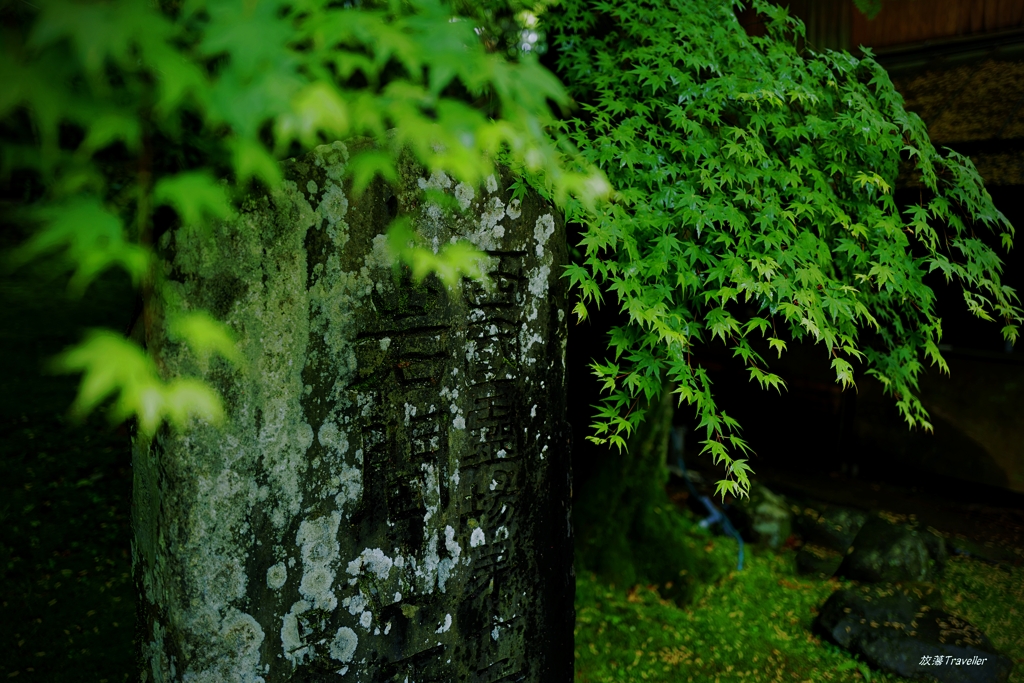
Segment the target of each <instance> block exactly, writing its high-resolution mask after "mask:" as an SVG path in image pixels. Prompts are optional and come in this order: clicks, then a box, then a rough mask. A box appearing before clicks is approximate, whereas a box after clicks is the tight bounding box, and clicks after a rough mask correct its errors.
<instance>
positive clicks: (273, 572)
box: [267, 562, 288, 590]
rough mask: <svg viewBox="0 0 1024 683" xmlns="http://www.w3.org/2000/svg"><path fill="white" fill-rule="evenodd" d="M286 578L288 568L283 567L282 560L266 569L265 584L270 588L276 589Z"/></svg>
mask: <svg viewBox="0 0 1024 683" xmlns="http://www.w3.org/2000/svg"><path fill="white" fill-rule="evenodd" d="M287 580H288V570H287V569H285V566H284V562H278V563H277V564H275V565H274V566H272V567H271V568H270V569H268V570H267V586H269V587H270V588H272V589H274V590H278V589H279V588H281V586H283V585H284V584H285V581H287Z"/></svg>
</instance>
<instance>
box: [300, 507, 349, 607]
mask: <svg viewBox="0 0 1024 683" xmlns="http://www.w3.org/2000/svg"><path fill="white" fill-rule="evenodd" d="M340 524H341V514H340V513H339V512H332V513H331V514H330V515H329V516H324V517H319V518H316V519H306V520H303V521H302V523H301V524H300V525H299V531H298V533H297V534H296V536H295V543H296V545H298V546H299V547H300V548H301V551H300V555H301V557H302V578H301V579H300V581H299V593H300V594H301V595H302V597H303V598H304V599H305V601H307V602H308V603H310V604H311V605H312V606H313V607H314V608H315V609H325V610H328V611H330V610H333V609H334V608H335V607H336V606H337V604H338V599H337V598H336V597H335V595H334V592H333V591H332V590H331V585H332V584H333V582H334V568H335V566H336V564H337V561H338V553H339V552H340V545H339V543H338V527H339V526H340Z"/></svg>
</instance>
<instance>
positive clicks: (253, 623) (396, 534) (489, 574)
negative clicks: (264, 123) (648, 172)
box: [133, 143, 575, 683]
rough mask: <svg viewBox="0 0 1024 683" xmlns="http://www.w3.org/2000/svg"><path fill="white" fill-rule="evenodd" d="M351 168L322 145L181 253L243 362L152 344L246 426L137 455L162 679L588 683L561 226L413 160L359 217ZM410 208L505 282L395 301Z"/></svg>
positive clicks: (505, 182) (175, 251)
mask: <svg viewBox="0 0 1024 683" xmlns="http://www.w3.org/2000/svg"><path fill="white" fill-rule="evenodd" d="M353 144H358V143H353ZM348 155H349V149H348V148H347V147H346V146H345V145H344V144H342V143H334V144H333V145H330V146H322V147H319V148H317V149H316V150H315V151H314V152H313V153H311V154H310V155H309V156H308V157H306V158H304V159H302V160H299V161H294V160H293V161H291V162H289V163H288V164H286V178H288V180H287V181H286V182H285V184H284V187H283V189H282V190H281V191H280V192H277V193H273V194H272V195H269V196H252V197H251V198H250V199H249V200H247V202H246V204H245V206H244V208H243V211H242V212H241V214H240V218H239V220H237V221H234V222H228V223H223V224H220V225H218V226H217V227H216V228H215V229H214V231H213V234H212V235H211V236H209V237H206V238H200V237H198V236H197V234H196V233H195V232H188V231H186V230H185V229H178V230H176V231H174V232H173V233H168V234H167V235H165V236H164V238H163V239H162V240H161V242H160V250H161V255H162V263H163V267H164V268H165V272H166V274H167V276H168V277H169V279H170V280H171V281H172V286H173V288H174V291H175V292H176V294H177V295H179V296H180V297H181V300H182V302H183V304H184V306H185V307H186V309H193V308H200V307H201V308H205V309H206V310H208V311H211V312H212V313H213V315H215V316H216V317H218V318H219V319H221V320H223V321H225V322H226V323H227V324H228V325H229V326H230V327H231V328H232V329H233V330H234V331H235V333H236V334H237V336H238V338H239V340H240V341H239V348H240V350H241V352H242V354H243V356H244V361H245V368H244V369H242V370H236V369H234V367H233V366H230V365H228V364H227V363H225V362H223V361H222V360H221V359H219V358H217V359H214V360H211V361H210V362H209V363H203V362H202V361H200V360H198V359H196V358H195V357H194V356H192V355H191V354H190V352H189V351H188V350H187V349H186V348H185V347H184V346H183V345H181V344H179V343H176V342H175V341H174V340H173V338H172V337H170V336H168V335H167V334H166V331H165V330H164V329H163V327H162V326H161V324H160V320H159V318H157V319H156V324H155V325H153V326H151V332H150V334H149V335H148V339H147V344H148V346H149V349H150V352H151V353H152V354H153V355H154V357H155V358H156V359H157V361H158V364H159V365H160V367H161V371H162V372H163V373H164V374H165V376H167V377H170V376H178V375H185V376H199V377H203V378H204V379H206V380H207V381H209V382H211V383H212V384H213V385H214V386H215V387H217V388H218V390H219V391H220V392H221V394H222V396H224V398H225V407H226V412H227V415H228V418H227V420H226V421H225V423H224V424H223V425H222V426H221V427H211V426H209V425H206V424H203V423H199V422H193V424H192V426H191V427H190V428H189V429H187V430H184V431H180V432H178V431H173V430H166V429H164V430H162V431H161V432H159V433H158V435H157V436H156V437H155V438H154V439H153V440H152V441H147V440H146V439H143V438H136V440H135V442H134V444H135V445H134V472H135V493H134V507H133V520H134V526H135V543H134V546H133V557H134V562H135V575H136V580H137V582H138V586H139V592H140V603H139V604H140V608H139V622H140V634H139V639H140V645H139V647H140V663H141V666H142V678H143V680H147V681H190V682H200V681H203V682H206V681H209V682H211V683H213V682H216V683H221V682H224V681H246V682H255V681H266V682H267V683H271V682H276V681H323V680H327V679H329V678H334V677H341V678H340V680H349V681H360V682H365V683H369V682H377V681H395V682H399V683H401V682H405V681H408V683H413V682H415V683H430V682H442V681H443V682H444V683H449V682H454V681H459V682H480V683H494V682H497V681H502V682H505V681H507V682H510V683H511V682H512V681H536V682H538V683H541V682H543V683H548V682H556V681H565V682H566V683H568V682H569V681H570V680H571V679H572V675H573V641H572V638H573V634H572V632H573V621H574V611H573V596H574V590H575V583H574V578H573V575H572V536H571V524H570V519H569V495H570V477H571V474H570V469H569V466H570V460H569V450H568V449H569V444H568V441H569V429H568V425H567V424H566V422H565V400H566V396H565V381H564V377H565V374H564V371H565V340H566V329H565V320H564V319H565V314H564V310H565V300H564V297H565V293H564V287H563V284H562V283H563V280H562V279H561V278H560V277H559V276H560V274H561V272H562V268H561V266H562V265H563V264H564V263H566V247H565V236H564V231H563V225H562V221H561V218H560V215H559V213H558V212H557V211H556V210H555V209H554V208H553V207H552V206H550V205H549V204H547V203H546V202H544V201H543V200H541V199H540V198H539V197H537V196H536V195H534V194H529V195H527V196H526V197H525V198H523V199H522V201H521V202H520V201H518V200H511V199H510V196H511V192H510V191H509V190H508V187H509V184H510V183H511V180H512V178H511V176H510V175H509V174H508V173H507V171H504V170H502V171H500V172H499V173H497V174H496V175H495V176H492V177H491V178H488V179H487V182H486V183H485V186H484V187H482V188H470V187H468V186H466V185H462V184H458V185H456V184H455V183H453V182H452V181H451V180H450V179H449V178H448V177H447V176H445V175H444V174H441V173H435V174H433V175H430V176H428V174H426V173H425V172H424V171H423V170H422V169H421V168H419V167H418V166H416V165H415V164H414V163H412V162H411V161H408V160H406V162H404V163H403V165H402V170H401V173H402V175H401V177H400V180H399V183H398V184H397V185H396V187H395V189H392V188H391V187H390V186H388V185H386V184H385V183H383V182H380V181H375V182H374V183H373V184H372V185H371V186H370V188H369V189H368V190H367V191H366V193H365V194H364V195H363V196H362V197H361V198H360V199H359V200H358V201H356V200H355V199H353V198H352V197H350V196H349V193H348V190H347V185H346V184H345V183H343V182H342V173H343V170H344V164H345V163H346V162H347V160H348ZM425 188H434V189H436V190H440V191H442V192H445V193H448V194H450V195H452V196H453V197H454V200H455V201H457V202H458V204H459V207H460V209H461V212H460V210H455V209H442V208H440V207H438V206H436V205H433V204H431V203H429V202H426V201H425V200H424V197H423V190H424V189H425ZM400 212H401V213H407V214H410V215H411V216H412V218H413V222H414V226H415V227H416V229H417V231H418V233H419V234H420V235H421V236H422V237H423V238H425V239H426V241H427V243H428V244H432V245H433V246H434V248H435V250H436V249H437V248H438V247H439V246H443V245H446V244H448V243H450V242H451V241H453V240H454V238H457V237H461V238H466V239H469V240H470V241H472V242H473V243H474V244H476V245H477V246H478V247H479V248H481V249H483V250H484V251H485V252H486V253H487V254H488V259H489V271H490V274H491V277H492V278H493V280H494V282H495V283H496V288H494V289H493V290H492V291H487V290H485V289H484V288H483V287H481V286H479V285H477V284H476V283H472V282H470V281H468V280H466V281H464V282H463V285H462V286H461V288H460V290H459V291H456V292H453V293H449V292H448V291H447V290H446V289H445V288H444V287H443V286H442V285H440V284H439V283H438V281H437V280H436V279H435V278H433V277H430V278H427V280H425V281H424V283H423V284H422V285H421V286H416V285H414V284H412V283H411V282H410V281H409V279H408V277H405V276H403V277H401V278H399V280H398V281H397V282H396V280H395V278H394V277H393V275H392V269H391V267H390V263H389V260H388V257H387V253H386V250H385V238H384V232H385V230H386V227H387V225H388V223H389V222H390V220H391V218H393V217H394V216H395V215H397V214H398V213H400ZM159 303H160V302H150V304H151V310H152V311H158V310H159Z"/></svg>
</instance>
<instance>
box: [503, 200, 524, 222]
mask: <svg viewBox="0 0 1024 683" xmlns="http://www.w3.org/2000/svg"><path fill="white" fill-rule="evenodd" d="M505 215H506V216H508V217H509V218H511V219H512V220H516V219H518V218H519V217H520V216H522V215H523V209H522V205H521V203H520V201H519V200H518V199H513V200H512V201H510V202H509V203H508V206H507V207H506V208H505Z"/></svg>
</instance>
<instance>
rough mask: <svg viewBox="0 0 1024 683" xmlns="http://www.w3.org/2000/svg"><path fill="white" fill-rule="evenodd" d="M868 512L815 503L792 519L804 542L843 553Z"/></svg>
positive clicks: (864, 520)
mask: <svg viewBox="0 0 1024 683" xmlns="http://www.w3.org/2000/svg"><path fill="white" fill-rule="evenodd" d="M867 519H868V514H867V513H866V512H864V511H862V510H857V509H855V508H848V507H843V506H841V505H816V506H814V507H808V508H805V509H804V510H803V511H802V514H800V515H798V516H797V517H796V518H795V519H794V520H793V523H794V528H795V530H796V532H797V533H798V534H800V536H801V538H803V540H804V542H805V543H813V544H815V545H820V546H823V547H825V548H830V549H832V550H838V551H839V552H841V553H845V552H846V549H847V548H849V547H850V544H851V543H853V539H854V537H856V535H857V532H859V531H860V529H861V527H862V526H864V523H865V522H866V521H867Z"/></svg>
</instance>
